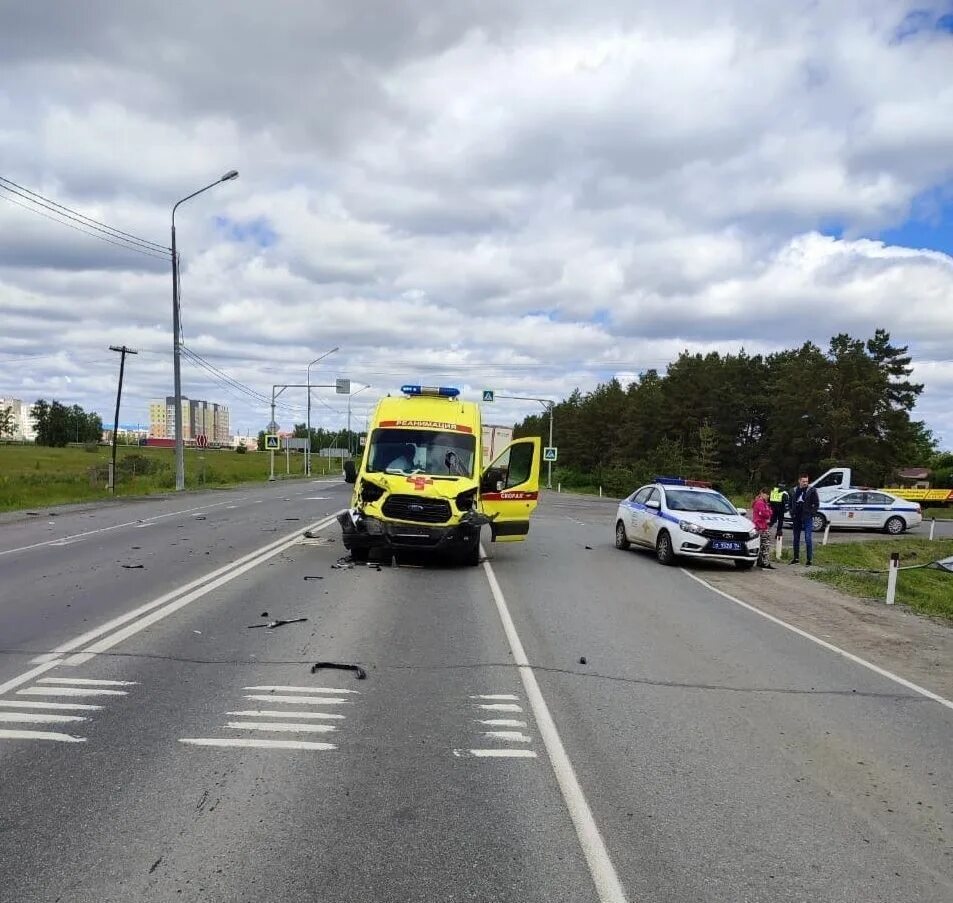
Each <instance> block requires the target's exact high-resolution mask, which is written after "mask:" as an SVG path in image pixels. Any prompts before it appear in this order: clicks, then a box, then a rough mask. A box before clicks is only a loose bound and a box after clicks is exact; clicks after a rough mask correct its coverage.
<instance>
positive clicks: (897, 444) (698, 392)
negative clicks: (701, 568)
mask: <svg viewBox="0 0 953 903" xmlns="http://www.w3.org/2000/svg"><path fill="white" fill-rule="evenodd" d="M911 360H912V359H911V356H910V355H909V354H908V349H907V347H906V346H903V347H898V346H896V345H893V344H892V343H891V339H890V334H889V333H888V332H887V331H886V330H883V329H878V330H876V332H875V333H874V335H873V336H872V337H871V338H868V339H866V340H862V339H855V338H852V337H851V336H849V335H846V334H840V335H837V336H834V337H833V338H832V339H831V340H830V344H829V345H828V347H827V349H826V350H822V349H821V348H820V347H818V346H817V345H815V344H814V343H813V342H805V343H804V344H803V345H801V346H800V347H799V348H792V349H789V350H785V351H779V352H776V353H773V354H768V355H760V354H756V355H750V354H748V353H746V352H745V351H744V350H743V349H742V350H741V351H739V352H738V353H737V354H724V355H722V354H719V353H717V352H712V353H709V354H690V353H688V352H683V353H682V354H681V355H680V356H679V357H678V359H677V360H675V361H674V362H673V363H672V364H671V365H670V366H669V367H668V368H667V370H666V371H665V372H664V373H660V372H658V371H657V370H648V371H646V372H644V373H642V374H641V375H640V377H639V378H638V379H637V380H636V381H634V382H632V383H631V384H629V385H622V384H621V383H620V382H619V380H617V379H611V380H609V381H608V382H606V383H603V384H600V385H599V386H598V387H597V388H595V389H594V390H593V391H591V392H588V393H585V394H584V393H582V392H580V391H579V390H578V389H577V390H575V391H574V392H573V393H572V394H571V395H570V396H569V397H568V398H567V399H565V400H564V401H562V402H559V403H558V404H556V405H555V407H554V411H553V415H554V444H556V445H557V446H558V448H559V475H560V480H561V481H562V482H563V483H564V485H567V486H570V487H583V486H586V487H591V486H595V485H601V486H603V487H604V488H605V489H606V490H607V491H608V492H610V493H612V494H615V495H622V494H627V493H629V492H631V491H632V489H634V488H635V487H636V486H638V485H640V484H641V483H644V482H647V481H648V480H651V479H652V477H653V476H654V475H656V474H674V475H679V476H691V477H694V478H697V479H708V480H712V481H714V482H716V483H719V484H720V485H721V487H722V488H723V489H725V490H726V491H742V490H749V489H752V488H755V487H757V486H760V485H762V484H769V483H772V482H774V481H775V480H781V481H783V482H785V483H791V482H792V481H793V480H794V479H796V477H797V475H798V474H799V473H801V472H807V473H809V474H811V475H812V476H816V475H818V474H820V473H821V472H823V471H824V470H826V469H827V468H828V467H832V466H835V465H837V464H846V465H850V466H851V467H852V468H853V469H854V474H855V478H856V480H857V481H858V482H860V483H869V484H872V485H885V481H889V480H890V479H891V478H892V477H893V476H894V473H895V471H896V470H897V469H898V468H900V467H905V466H916V465H929V464H930V463H935V464H939V465H943V464H945V463H947V462H946V461H945V460H940V458H939V457H938V455H937V447H936V441H935V439H934V437H933V435H932V434H931V432H930V431H929V430H928V429H927V428H926V426H925V425H924V424H923V423H922V422H921V421H918V420H914V419H912V417H911V411H912V410H913V407H914V405H915V404H916V401H917V399H918V398H919V396H920V394H921V393H922V391H923V385H922V384H919V383H914V382H912V381H911V379H910V375H911V373H912V367H911ZM548 428H549V421H548V414H547V413H541V414H539V415H534V416H530V417H527V418H526V419H525V420H524V421H523V422H522V423H520V424H517V426H516V429H515V435H516V436H541V437H545V436H546V435H547V433H548ZM949 476H953V474H951V475H949Z"/></svg>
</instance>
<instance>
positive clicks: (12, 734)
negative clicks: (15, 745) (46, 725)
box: [0, 730, 86, 743]
mask: <svg viewBox="0 0 953 903" xmlns="http://www.w3.org/2000/svg"><path fill="white" fill-rule="evenodd" d="M0 740H55V741H57V742H58V743H85V742H86V738H85V737H74V736H73V735H72V734H60V733H57V732H56V731H20V730H0Z"/></svg>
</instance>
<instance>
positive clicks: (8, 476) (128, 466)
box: [0, 445, 340, 511]
mask: <svg viewBox="0 0 953 903" xmlns="http://www.w3.org/2000/svg"><path fill="white" fill-rule="evenodd" d="M109 460H110V449H109V448H108V447H107V446H99V445H97V446H91V447H90V449H89V450H88V451H87V449H86V448H84V447H83V446H68V447H66V448H45V447H43V446H38V445H0V511H18V510H22V509H31V508H45V507H49V506H51V505H65V504H69V503H70V502H85V501H99V500H104V499H109V498H112V494H111V493H110V492H108V491H107V489H106V481H107V476H108V469H107V465H108V462H109ZM311 465H312V467H311V469H312V473H313V474H314V475H315V476H320V475H323V474H326V473H328V463H327V460H326V459H324V460H319V459H318V457H317V456H316V455H314V456H312V459H311ZM290 467H291V473H290V475H291V476H303V475H304V455H302V454H294V455H292V456H291V465H290ZM116 469H117V471H118V479H117V483H116V489H117V492H116V495H117V496H127V495H133V496H135V495H152V494H154V493H159V492H169V491H171V490H172V489H173V487H174V486H175V478H174V457H173V450H172V449H171V448H145V447H142V448H140V447H137V446H120V447H119V448H118V450H117V465H116ZM286 469H287V464H286V458H285V456H284V455H282V454H279V455H275V475H276V476H278V477H284V476H285V475H286ZM330 470H331V472H332V473H335V474H337V473H340V464H339V462H337V461H335V462H334V463H333V465H332V466H331V468H330ZM268 474H269V455H268V454H267V453H265V452H248V454H244V455H240V454H237V453H236V452H235V451H234V450H231V449H202V450H200V449H194V448H187V449H186V451H185V485H186V488H187V489H203V488H207V489H213V488H216V487H223V486H234V485H238V484H241V483H260V482H264V481H265V480H267V479H268Z"/></svg>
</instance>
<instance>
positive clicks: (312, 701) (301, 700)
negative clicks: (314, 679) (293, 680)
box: [245, 694, 351, 705]
mask: <svg viewBox="0 0 953 903" xmlns="http://www.w3.org/2000/svg"><path fill="white" fill-rule="evenodd" d="M245 699H254V700H255V702H291V703H294V704H297V705H347V704H348V703H349V702H350V701H351V700H350V699H335V698H334V697H330V696H274V695H272V694H268V695H267V696H266V695H264V694H252V695H246V696H245Z"/></svg>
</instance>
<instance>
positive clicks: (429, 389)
mask: <svg viewBox="0 0 953 903" xmlns="http://www.w3.org/2000/svg"><path fill="white" fill-rule="evenodd" d="M400 391H401V392H403V393H404V395H435V396H437V397H438V398H456V397H457V396H458V395H459V394H460V390H459V389H454V388H451V387H450V386H401V387H400Z"/></svg>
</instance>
